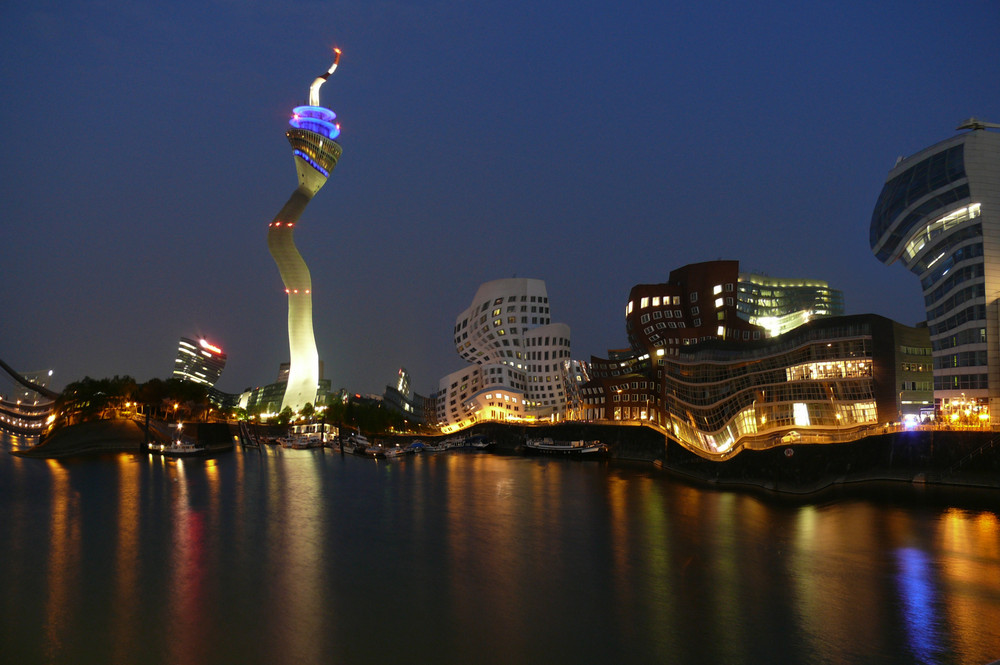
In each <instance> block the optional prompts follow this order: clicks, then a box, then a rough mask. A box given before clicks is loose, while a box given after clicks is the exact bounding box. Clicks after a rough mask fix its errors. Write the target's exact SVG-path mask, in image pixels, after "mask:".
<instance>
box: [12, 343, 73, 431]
mask: <svg viewBox="0 0 1000 665" xmlns="http://www.w3.org/2000/svg"><path fill="white" fill-rule="evenodd" d="M51 381H52V370H46V371H39V372H16V371H14V369H13V368H11V367H10V366H9V365H7V364H6V363H5V362H3V361H0V432H4V433H7V434H13V435H17V436H29V437H33V436H38V435H40V434H42V433H44V432H45V431H46V430H47V429H48V427H49V426H50V425H51V424H52V422H53V420H54V415H53V414H54V407H55V400H56V398H57V397H58V396H59V395H58V393H55V392H53V391H51V390H49V388H48V386H49V383H51Z"/></svg>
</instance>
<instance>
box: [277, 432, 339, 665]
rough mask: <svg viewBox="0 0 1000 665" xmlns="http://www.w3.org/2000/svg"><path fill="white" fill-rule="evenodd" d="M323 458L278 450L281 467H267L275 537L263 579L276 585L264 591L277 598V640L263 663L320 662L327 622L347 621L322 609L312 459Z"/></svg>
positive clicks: (317, 470)
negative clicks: (275, 581)
mask: <svg viewBox="0 0 1000 665" xmlns="http://www.w3.org/2000/svg"><path fill="white" fill-rule="evenodd" d="M323 454H324V453H323V451H322V450H319V451H316V450H285V449H281V455H282V457H283V458H284V459H283V460H281V462H282V464H273V463H272V464H269V467H270V469H269V470H270V471H271V476H270V479H271V482H273V484H272V485H271V488H270V491H269V493H268V500H269V503H270V504H271V506H270V507H269V509H268V512H270V513H271V514H273V515H279V516H280V519H279V520H275V522H277V524H275V528H276V531H275V532H274V536H273V540H272V541H271V542H270V543H269V544H268V545H267V548H266V549H267V566H268V567H269V570H267V571H266V574H267V575H268V576H269V577H272V578H273V579H275V580H277V583H275V584H269V585H268V587H269V589H270V590H272V591H273V592H275V593H276V594H278V597H276V598H274V600H273V602H274V604H275V607H276V608H280V611H279V612H276V616H274V617H273V619H274V621H275V622H277V624H278V625H279V626H280V630H278V631H277V634H278V635H279V636H280V639H278V640H276V641H275V642H274V643H273V644H272V646H273V648H274V649H275V651H274V652H273V653H270V654H268V657H267V658H266V659H265V660H266V662H275V663H276V662H291V663H320V662H324V660H325V659H326V657H329V655H330V654H324V653H323V651H324V649H326V648H327V647H326V645H325V642H324V639H325V638H324V636H325V634H326V633H327V632H328V629H329V626H327V622H328V621H346V620H347V615H346V613H338V612H335V611H334V612H331V611H329V609H324V598H323V597H322V593H321V592H322V590H323V589H325V588H326V587H327V580H326V569H327V565H326V564H327V563H328V562H326V561H325V557H324V551H323V543H324V540H323V534H324V528H325V515H324V510H326V506H325V505H324V501H323V500H322V487H323V481H324V478H323V473H322V471H323V467H322V465H321V464H318V463H316V460H315V459H312V458H313V457H315V456H317V455H319V456H322V455H323ZM300 458H301V459H300ZM307 458H309V459H307ZM327 600H329V599H327Z"/></svg>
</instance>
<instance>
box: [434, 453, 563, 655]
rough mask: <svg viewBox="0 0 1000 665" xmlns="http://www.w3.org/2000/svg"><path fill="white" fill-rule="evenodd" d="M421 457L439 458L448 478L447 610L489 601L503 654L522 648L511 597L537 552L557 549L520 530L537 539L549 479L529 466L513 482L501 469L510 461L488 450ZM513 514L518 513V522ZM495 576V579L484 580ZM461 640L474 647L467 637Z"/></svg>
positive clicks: (525, 583) (552, 553)
mask: <svg viewBox="0 0 1000 665" xmlns="http://www.w3.org/2000/svg"><path fill="white" fill-rule="evenodd" d="M428 462H430V463H432V464H435V463H443V464H445V465H446V467H447V469H448V477H449V479H450V480H451V482H449V483H448V486H447V494H446V509H445V510H446V515H447V524H446V526H445V530H446V540H447V554H446V556H447V561H445V562H442V565H445V566H448V567H449V569H450V570H453V571H454V574H452V575H449V584H450V587H449V595H450V601H451V604H452V605H453V606H454V607H455V610H454V613H455V614H456V615H458V616H461V615H470V616H471V615H472V614H474V613H475V612H477V611H479V609H478V608H481V607H483V606H484V605H485V606H489V607H492V608H494V610H495V613H494V614H495V616H499V617H503V618H504V619H503V622H502V623H501V624H498V625H495V626H492V627H491V629H492V630H498V631H503V633H504V641H505V643H506V645H507V647H508V648H507V651H505V653H526V651H525V650H526V649H527V648H528V645H527V644H526V642H525V640H526V639H527V633H528V632H529V631H528V630H526V627H525V626H523V625H522V624H521V623H520V621H519V617H520V616H521V615H522V612H521V611H520V610H521V608H520V606H519V599H521V598H524V597H525V594H526V593H528V591H527V589H528V588H529V587H530V585H531V584H532V577H531V573H530V571H531V570H533V569H534V567H535V566H536V565H537V564H538V560H539V557H552V558H554V559H557V558H558V556H559V552H558V551H556V550H555V549H554V547H553V544H552V543H551V542H549V541H545V540H542V541H537V540H531V539H530V538H528V535H527V534H528V533H531V534H540V535H541V537H542V538H544V535H545V533H546V529H545V527H544V526H542V525H544V524H545V522H546V521H547V520H549V519H552V517H551V515H548V514H546V511H545V509H544V506H545V505H546V504H547V502H548V497H547V495H548V494H551V490H550V489H549V486H548V485H549V483H550V482H552V478H551V477H550V476H548V475H546V474H547V472H546V471H542V470H539V469H537V468H536V469H533V472H532V473H531V474H529V478H530V481H529V483H530V484H529V485H527V486H524V485H516V484H515V483H514V481H513V476H512V475H511V474H510V472H509V470H508V464H509V462H510V460H506V459H500V458H497V457H494V456H492V455H478V454H476V453H469V454H465V453H462V454H451V455H448V456H447V457H446V458H445V459H441V458H434V459H431V460H428ZM556 473H558V471H556ZM526 504H527V506H528V507H526ZM518 514H522V515H523V516H524V517H523V518H522V519H523V520H524V521H523V522H521V521H519V520H518V519H517V516H518ZM496 579H501V580H503V583H502V584H489V583H488V582H487V581H488V580H496ZM484 597H485V600H484ZM461 646H462V650H463V651H464V650H466V649H467V650H468V651H469V652H470V653H474V652H475V648H476V647H475V640H474V637H473V636H470V641H469V644H468V645H461ZM496 656H497V654H494V657H496ZM501 660H502V658H501Z"/></svg>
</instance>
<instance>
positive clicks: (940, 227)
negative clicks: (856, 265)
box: [869, 122, 1000, 426]
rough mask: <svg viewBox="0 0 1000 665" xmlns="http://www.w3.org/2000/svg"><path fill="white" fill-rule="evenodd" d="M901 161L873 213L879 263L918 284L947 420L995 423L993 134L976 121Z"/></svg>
mask: <svg viewBox="0 0 1000 665" xmlns="http://www.w3.org/2000/svg"><path fill="white" fill-rule="evenodd" d="M962 128H968V129H969V131H965V132H962V133H961V134H958V135H957V136H954V137H952V138H950V139H947V140H945V141H942V142H940V143H938V144H936V145H933V146H931V147H929V148H927V149H925V150H922V151H921V152H918V153H917V154H915V155H913V156H911V157H908V158H904V159H900V160H899V161H898V162H897V164H896V166H895V167H894V168H893V169H892V170H891V171H890V172H889V176H888V178H887V179H886V183H885V186H884V187H883V188H882V192H881V193H880V194H879V197H878V200H877V202H876V204H875V209H874V211H873V213H872V218H871V226H870V232H869V241H870V244H871V249H872V252H873V253H874V254H875V256H876V257H877V258H878V259H879V260H880V261H882V262H883V263H885V264H887V265H888V264H891V263H895V262H897V261H898V262H900V263H901V264H902V265H903V266H904V267H905V268H906V269H907V270H909V271H910V272H912V273H913V274H915V275H916V276H917V277H918V279H919V280H920V285H921V289H922V291H923V295H924V305H925V307H926V311H927V326H928V328H929V330H930V337H931V346H932V353H933V365H934V395H935V400H936V402H937V407H938V409H939V412H940V415H942V416H944V417H945V418H959V417H960V415H961V416H962V417H967V416H968V415H969V413H974V414H977V417H981V418H983V419H986V418H989V419H991V424H992V425H994V426H996V425H1000V418H998V416H1000V402H998V399H1000V345H998V343H1000V325H998V318H1000V310H998V306H997V301H998V297H1000V133H998V132H997V131H991V130H989V129H987V128H986V126H984V125H983V124H981V123H975V122H970V123H967V124H966V125H963V126H962Z"/></svg>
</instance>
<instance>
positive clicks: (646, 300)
mask: <svg viewBox="0 0 1000 665" xmlns="http://www.w3.org/2000/svg"><path fill="white" fill-rule="evenodd" d="M647 307H649V298H643V299H642V300H640V301H639V309H646V308H647Z"/></svg>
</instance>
